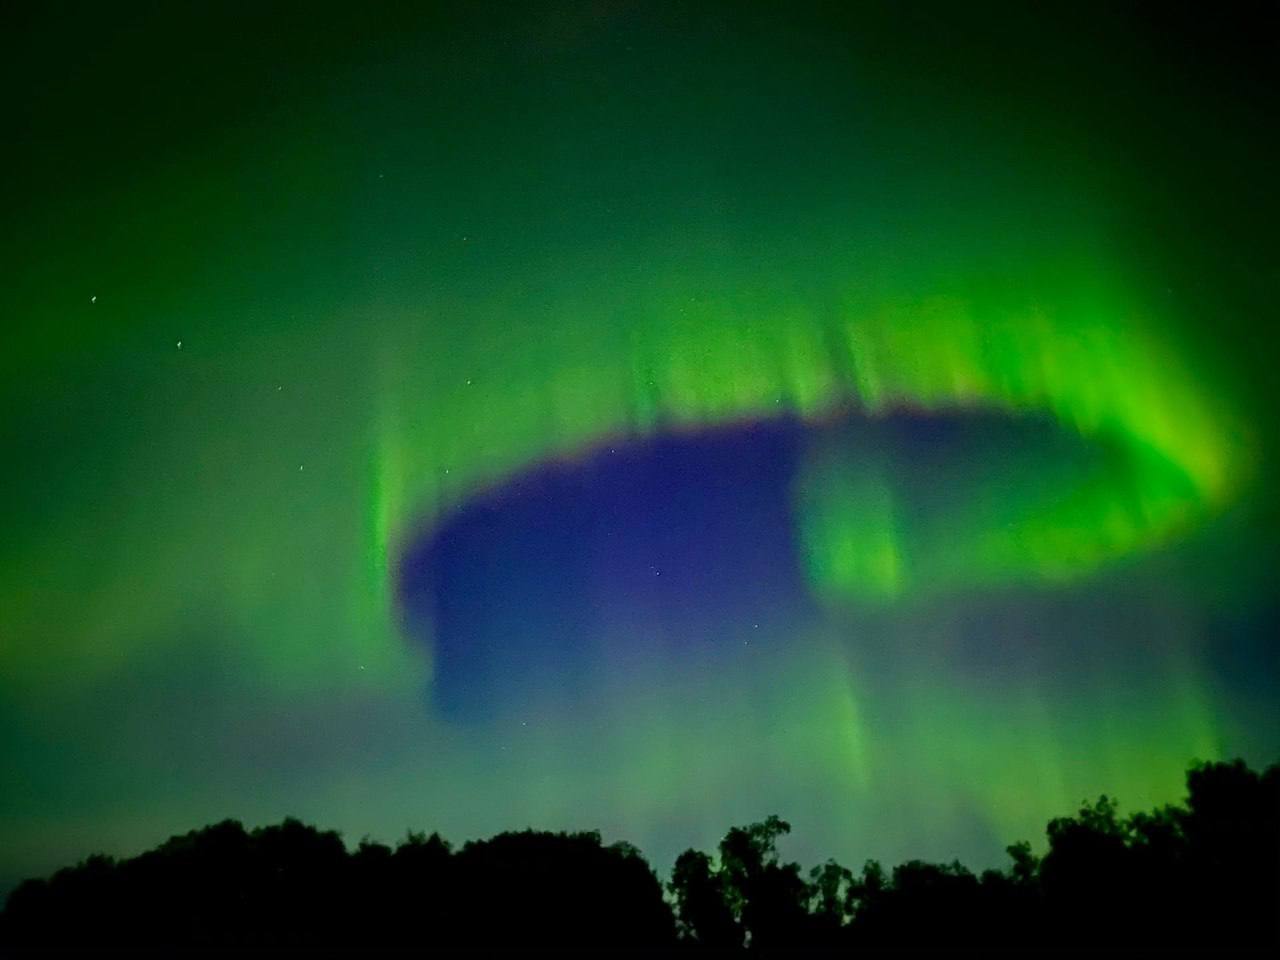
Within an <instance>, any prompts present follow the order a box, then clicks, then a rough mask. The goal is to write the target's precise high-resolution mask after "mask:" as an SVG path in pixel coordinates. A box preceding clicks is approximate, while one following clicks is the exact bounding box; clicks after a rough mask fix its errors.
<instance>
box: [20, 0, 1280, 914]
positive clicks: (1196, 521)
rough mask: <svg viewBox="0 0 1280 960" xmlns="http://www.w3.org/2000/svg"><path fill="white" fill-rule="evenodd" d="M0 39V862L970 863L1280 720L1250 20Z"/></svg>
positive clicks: (184, 25) (1271, 409)
mask: <svg viewBox="0 0 1280 960" xmlns="http://www.w3.org/2000/svg"><path fill="white" fill-rule="evenodd" d="M261 6H264V5H259V4H245V5H238V4H228V3H212V4H169V3H158V4H89V5H85V6H80V5H73V4H49V3H34V4H25V3H19V4H18V5H17V6H16V7H12V6H11V7H9V8H7V9H6V12H5V13H4V14H3V15H2V16H3V23H2V24H0V34H2V35H3V36H4V39H3V40H2V41H0V44H2V45H3V55H0V74H2V77H0V79H2V81H3V89H4V90H5V91H6V93H7V96H6V98H5V100H6V110H5V121H4V133H5V136H4V143H5V151H4V152H5V160H4V163H5V167H6V168H7V173H6V175H5V176H4V177H3V178H2V182H0V210H3V217H4V223H5V227H6V229H5V230H3V232H0V247H2V249H0V264H3V266H0V274H2V279H3V283H0V451H3V464H4V469H3V471H0V484H3V487H2V488H0V888H6V889H7V888H8V887H9V886H11V885H12V883H13V882H14V881H16V880H17V879H19V878H21V877H23V876H26V875H30V874H33V873H39V872H46V871H48V870H50V869H51V868H54V867H56V866H60V865H63V864H65V863H68V862H72V861H74V860H76V859H78V858H79V857H81V856H83V855H85V854H87V853H89V852H90V851H92V850H98V849H100V850H105V851H107V852H111V853H117V854H128V853H135V852H137V851H139V850H141V849H143V848H144V847H148V846H151V845H153V844H155V843H157V842H159V841H160V840H163V839H164V838H166V837H167V836H169V835H170V834H171V833H175V832H182V831H185V830H187V829H190V828H193V827H197V826H200V825H203V824H205V823H208V822H211V821H214V820H218V819H222V818H224V817H228V816H232V817H237V818H240V819H243V820H244V821H245V822H246V823H250V824H259V823H266V822H272V821H276V820H278V819H280V818H281V817H283V816H284V815H286V814H293V815H297V816H299V817H302V818H303V819H305V820H308V821H311V822H314V823H317V824H318V825H320V826H323V827H334V828H337V829H340V830H342V831H343V832H344V835H345V836H346V837H347V839H348V840H349V841H355V840H358V839H359V838H360V837H361V836H364V835H366V834H367V835H370V836H373V837H377V838H380V839H384V840H391V839H396V838H398V837H401V836H403V834H404V831H405V830H406V828H409V827H413V828H425V829H428V830H431V829H438V830H440V831H441V832H442V833H444V834H445V835H447V836H449V837H451V838H453V839H456V840H461V839H465V838H468V837H475V836H484V835H489V834H492V833H494V832H497V831H499V830H503V829H510V828H522V827H525V826H535V827H542V828H551V829H561V828H564V829H570V828H572V829H592V828H599V829H601V830H602V831H603V832H604V834H605V837H606V839H627V840H630V841H632V842H634V843H636V844H638V845H639V846H640V847H641V849H643V850H644V851H645V853H646V854H648V855H649V856H650V858H651V860H652V862H653V863H654V865H655V866H656V867H657V868H658V869H659V870H660V871H663V872H665V870H666V869H667V868H668V866H669V864H670V862H671V859H672V858H673V857H674V856H675V854H676V853H678V852H679V851H680V850H681V849H683V848H685V847H687V846H690V845H696V846H700V847H703V848H709V847H710V846H711V845H712V844H714V843H715V841H716V840H717V839H718V838H719V837H720V836H721V835H722V834H723V833H724V831H725V830H726V829H727V828H728V827H729V826H730V825H732V824H734V823H744V822H747V821H749V820H755V819H761V818H763V817H764V816H765V815H767V814H770V813H778V814H780V815H782V816H783V817H785V818H787V819H788V820H790V821H791V823H792V824H793V827H794V835H793V836H792V837H791V838H789V842H788V846H787V847H786V852H787V853H788V854H789V855H792V856H796V857H799V858H801V859H803V860H805V861H807V862H812V861H816V860H818V859H825V858H826V857H827V856H835V857H837V858H838V859H840V860H842V861H843V862H846V863H851V864H855V865H856V864H860V863H861V862H862V860H863V859H865V858H868V857H878V858H882V859H884V860H886V861H887V862H897V861H899V860H902V859H906V858H909V857H923V858H936V859H945V860H951V859H952V858H957V857H958V858H960V859H961V860H964V861H966V862H967V863H969V864H970V865H971V866H977V867H981V866H986V865H992V864H995V863H997V862H999V860H1000V858H1001V856H1002V854H1001V851H1002V849H1003V847H1004V846H1005V844H1007V843H1010V842H1013V841H1014V840H1018V839H1022V838H1027V839H1031V840H1033V841H1039V840H1040V839H1041V837H1042V832H1043V827H1044V823H1045V821H1046V820H1047V819H1048V818H1049V817H1051V816H1056V815H1060V814H1065V813H1068V812H1071V811H1073V810H1074V809H1075V805H1076V804H1077V803H1078V802H1079V801H1080V800H1082V799H1083V798H1085V797H1086V796H1088V797H1093V796H1096V795H1097V794H1099V793H1103V792H1106V793H1109V794H1112V795H1118V796H1119V797H1120V799H1121V801H1122V803H1123V805H1124V806H1125V807H1126V808H1127V809H1134V808H1139V809H1140V808H1142V807H1144V806H1150V805H1151V804H1154V803H1162V802H1165V801H1171V800H1174V799H1177V798H1178V797H1179V796H1180V794H1181V783H1182V776H1183V773H1184V771H1185V769H1186V766H1187V764H1188V763H1189V762H1190V761H1191V760H1192V759H1195V758H1198V759H1217V758H1227V757H1234V756H1237V755H1238V756H1243V757H1245V758H1246V759H1247V760H1249V761H1250V762H1252V763H1255V764H1262V763H1267V762H1271V761H1274V760H1275V759H1277V757H1278V756H1280V654H1278V645H1280V640H1278V639H1277V637H1278V636H1280V599H1278V598H1280V589H1278V588H1280V583H1278V580H1280V576H1278V575H1277V570H1278V569H1280V567H1278V566H1277V559H1280V558H1278V557H1277V554H1278V552H1280V551H1277V549H1276V543H1277V533H1280V520H1278V519H1277V512H1276V498H1275V495H1274V490H1275V489H1276V485H1277V481H1278V480H1280V475H1278V471H1277V462H1278V461H1277V453H1278V452H1280V451H1278V448H1277V443H1276V431H1275V430H1274V429H1273V427H1274V423H1275V416H1276V410H1277V398H1278V396H1280V387H1278V386H1277V377H1276V358H1277V356H1280V334H1278V333H1277V324H1278V322H1280V318H1278V317H1277V310H1276V304H1277V303H1280V270H1278V268H1277V263H1278V262H1280V258H1277V256H1276V254H1277V249H1278V248H1277V244H1276V239H1275V228H1276V224H1277V223H1278V222H1280V198H1278V195H1277V190H1276V185H1275V170H1276V169H1277V164H1278V161H1280V154H1278V151H1277V150H1276V144H1275V142H1274V139H1273V138H1274V131H1275V130H1276V129H1277V123H1278V121H1280V117H1277V110H1276V106H1277V103H1278V102H1280V98H1278V97H1277V93H1278V92H1280V85H1278V84H1277V64H1278V63H1280V51H1278V50H1277V49H1276V43H1277V41H1276V36H1277V35H1278V34H1277V33H1276V32H1275V31H1274V29H1273V25H1272V24H1271V23H1270V22H1268V21H1267V19H1266V14H1267V11H1268V10H1269V9H1270V10H1271V11H1272V13H1271V17H1272V18H1274V8H1273V7H1271V5H1269V4H1261V3H1260V4H1243V3H1242V4H1226V5H1223V7H1224V9H1217V8H1215V9H1213V10H1211V11H1206V10H1204V9H1201V8H1200V7H1199V6H1198V5H1197V7H1196V8H1195V9H1192V8H1191V7H1188V8H1187V9H1183V8H1182V7H1181V6H1180V5H1177V4H1168V3H1149V4H1148V3H1143V4H1138V3H1132V4H1097V5H1094V4H1089V3H1085V4H1070V5H1064V9H1063V10H1062V11H1057V12H1054V11H1052V10H1049V9H1046V7H1045V5H1041V4H1011V5H1003V4H1001V5H979V6H981V7H982V9H980V10H974V9H971V7H972V6H973V5H970V4H958V3H943V4H923V5H916V6H913V7H912V8H910V9H908V8H907V7H908V5H903V4H889V3H885V4H850V5H848V6H854V7H858V8H859V9H858V10H857V12H852V11H849V10H844V9H842V8H843V7H844V6H846V5H843V4H809V3H804V2H800V3H797V2H790V3H785V4H782V3H779V4H776V5H765V4H750V3H727V4H713V3H696V4H693V3H691V4H650V3H631V2H625V0H616V2H605V0H600V2H591V3H576V4H536V3H520V4H511V5H497V6H489V5H485V4H472V3H459V4H417V5H413V6H412V7H409V6H406V7H388V6H383V5H380V4H371V3H360V4H347V5H340V6H336V7H332V8H330V7H329V6H327V5H325V4H316V3H309V4H297V5H292V4H289V5H282V4H271V5H269V6H270V9H269V10H265V11H264V10H262V9H260V7H261Z"/></svg>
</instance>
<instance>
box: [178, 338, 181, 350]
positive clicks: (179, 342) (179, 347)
mask: <svg viewBox="0 0 1280 960" xmlns="http://www.w3.org/2000/svg"><path fill="white" fill-rule="evenodd" d="M178 349H179V350H181V349H182V341H181V340H179V341H178Z"/></svg>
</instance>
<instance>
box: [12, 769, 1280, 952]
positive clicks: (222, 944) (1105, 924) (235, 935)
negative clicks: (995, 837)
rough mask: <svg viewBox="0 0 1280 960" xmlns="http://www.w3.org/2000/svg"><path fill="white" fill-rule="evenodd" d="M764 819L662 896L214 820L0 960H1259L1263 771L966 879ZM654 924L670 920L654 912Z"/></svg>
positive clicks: (645, 879) (558, 861)
mask: <svg viewBox="0 0 1280 960" xmlns="http://www.w3.org/2000/svg"><path fill="white" fill-rule="evenodd" d="M789 831H790V826H789V824H787V823H786V821H783V820H781V819H779V818H778V817H776V816H771V817H768V818H766V819H765V820H763V821H761V822H757V823H752V824H748V825H746V826H742V827H733V828H732V829H730V830H729V831H728V832H727V833H726V834H725V836H724V838H723V839H722V840H721V841H720V843H719V845H718V847H717V850H716V856H715V857H712V856H710V855H708V854H707V853H704V852H702V851H698V850H686V851H685V852H684V853H682V854H681V855H680V856H679V858H678V859H677V860H676V862H675V866H674V868H673V870H672V874H671V879H670V882H669V883H668V884H667V886H666V893H668V894H669V896H670V900H669V901H668V899H667V898H665V897H664V888H663V886H662V884H661V883H659V881H658V878H657V876H656V875H655V874H654V872H653V870H652V869H651V868H650V867H649V865H648V864H647V863H646V862H645V860H644V858H643V857H642V856H641V855H640V852H639V851H638V850H636V848H635V847H632V846H631V845H630V844H626V843H615V844H612V845H607V846H606V845H605V844H604V843H603V841H602V840H601V837H600V834H598V833H594V832H590V833H547V832H540V831H534V830H524V831H520V832H515V833H503V834H499V835H498V836H496V837H493V838H491V839H488V840H480V841H472V842H469V843H466V844H464V845H463V846H462V847H461V849H459V850H455V849H454V848H453V847H452V846H451V845H450V844H449V843H448V842H447V841H446V840H444V839H443V838H442V837H440V836H439V835H438V834H434V833H433V834H430V835H427V834H423V833H409V834H408V835H407V836H406V837H405V839H404V840H403V841H401V842H400V843H399V844H397V845H396V846H395V847H394V848H393V847H391V846H388V845H386V844H382V843H378V842H376V841H372V840H369V839H367V838H366V839H365V840H362V841H361V842H360V843H359V844H358V845H357V846H356V847H355V849H354V850H352V851H350V852H348V850H347V848H346V847H345V846H344V844H343V843H342V840H341V838H340V837H339V836H338V834H336V833H334V832H332V831H321V830H317V829H316V828H314V827H311V826H307V825H306V824H303V823H301V822H299V821H297V820H294V819H286V820H285V821H284V822H283V823H280V824H277V825H274V826H268V827H262V828H258V829H255V830H252V831H250V830H246V829H245V828H244V827H243V826H242V825H241V824H240V823H238V822H236V821H233V820H227V821H223V822H221V823H216V824H213V825H211V826H208V827H205V828H204V829H202V830H195V831H191V832H190V833H186V834H183V835H181V836H176V837H173V838H171V839H170V840H168V841H166V842H164V843H162V844H160V845H159V846H158V847H156V848H155V849H154V850H150V851H148V852H146V853H144V854H142V855H140V856H137V857H133V858H131V859H127V860H121V861H117V860H114V859H112V858H110V857H105V856H92V857H89V858H88V859H86V860H85V861H83V862H82V863H81V864H79V865H78V866H76V867H70V868H66V869H62V870H59V871H57V872H56V873H55V874H54V875H53V876H52V877H49V878H48V879H33V880H28V881H26V882H25V883H23V884H22V885H21V886H19V887H18V888H17V889H16V890H15V891H13V893H12V894H11V895H10V896H9V899H8V902H7V904H6V906H5V909H4V912H3V914H0V953H3V954H5V955H21V954H24V953H39V952H47V951H71V952H77V953H95V952H111V951H115V952H123V953H142V952H153V953H164V954H185V953H190V952H193V951H200V952H206V953H209V952H211V953H215V954H227V955H241V954H244V953H251V952H257V953H272V954H274V953H279V952H305V953H316V952H322V951H327V950H333V949H336V950H339V951H343V952H348V953H352V954H359V953H364V952H368V951H369V950H371V949H380V950H386V949H393V950H396V951H397V952H403V953H405V954H413V953H434V952H439V951H459V950H467V951H478V952H482V953H528V952H537V951H548V952H555V953H565V952H583V953H585V952H591V953H597V954H598V953H619V952H626V951H632V952H641V953H646V954H650V953H655V952H665V951H667V950H669V949H671V948H674V947H676V946H677V945H679V946H680V947H681V948H682V949H683V950H685V951H691V952H713V953H718V954H724V953H744V952H745V953H752V954H778V953H792V952H795V951H797V950H806V949H807V950H821V951H831V952H839V953H851V954H854V955H858V954H862V955H873V954H876V953H880V952H884V951H901V950H927V951H930V952H935V951H936V952H941V951H943V950H966V951H978V952H984V953H991V952H1001V951H1003V952H1010V953H1016V954H1025V953H1028V952H1038V951H1043V950H1068V951H1071V952H1073V953H1093V952H1097V951H1098V950H1099V949H1118V950H1124V951H1129V952H1134V951H1144V950H1151V949H1156V950H1159V951H1160V952H1166V953H1167V952H1172V951H1175V950H1183V949H1190V950H1194V951H1197V952H1198V953H1201V954H1204V955H1211V954H1213V953H1220V952H1222V951H1224V950H1240V949H1245V948H1252V949H1259V950H1265V949H1272V950H1274V949H1275V948H1276V947H1278V946H1280V931H1278V929H1277V916H1278V913H1280V910H1278V909H1277V907H1278V904H1280V767H1276V766H1272V767H1270V768H1269V769H1267V770H1266V771H1264V772H1263V773H1261V774H1259V773H1257V772H1255V771H1253V770H1251V769H1249V767H1247V766H1246V765H1245V764H1244V763H1243V762H1241V761H1235V762H1232V763H1206V764H1199V765H1196V766H1193V767H1192V768H1191V770H1190V771H1189V773H1188V776H1187V799H1186V802H1185V803H1184V804H1175V805H1168V806H1164V807H1160V808H1157V809H1155V810H1151V811H1146V812H1141V813H1135V814H1132V815H1130V816H1128V817H1123V816H1121V814H1120V812H1119V808H1118V806H1117V804H1116V803H1115V802H1114V801H1113V800H1111V799H1110V798H1108V797H1105V796H1104V797H1101V798H1099V799H1098V800H1097V801H1094V802H1092V803H1085V804H1083V805H1082V806H1081V807H1080V809H1079V810H1078V811H1077V812H1076V813H1075V814H1074V815H1072V816H1068V817H1059V818H1056V819H1054V820H1051V821H1050V822H1049V824H1048V827H1047V829H1046V839H1047V849H1046V850H1045V853H1044V855H1043V856H1042V857H1039V856H1037V855H1036V854H1035V853H1033V851H1032V848H1031V845H1030V844H1029V843H1026V842H1025V841H1023V842H1018V843H1014V844H1012V845H1011V846H1009V847H1008V848H1007V849H1008V853H1009V859H1010V863H1009V866H1008V867H1007V868H1005V869H1003V870H987V871H985V872H983V873H982V874H981V875H980V876H975V875H974V874H973V873H972V872H971V871H969V870H968V869H966V868H965V867H963V866H962V865H961V864H959V863H954V862H953V863H949V864H932V863H925V862H923V861H919V860H913V861H909V862H907V863H904V864H900V865H899V866H897V867H895V868H894V869H893V870H892V871H888V872H887V871H886V870H885V869H884V868H883V867H882V866H881V865H880V864H879V863H878V862H876V861H874V860H869V861H867V862H866V863H865V864H864V865H863V868H862V870H861V872H860V873H858V874H854V873H853V872H852V871H850V870H848V869H847V868H845V867H843V866H841V865H840V864H839V863H837V862H836V861H834V860H828V861H826V862H825V863H823V864H820V865H819V866H816V867H814V868H813V869H812V870H810V871H809V873H808V874H807V877H808V879H807V880H806V879H805V876H804V875H802V874H801V871H800V867H799V865H798V864H795V863H787V862H783V861H782V860H781V859H780V857H779V853H778V849H777V844H778V841H779V839H780V838H781V837H783V836H785V835H786V834H787V833H788V832H789ZM673 908H674V909H673Z"/></svg>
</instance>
